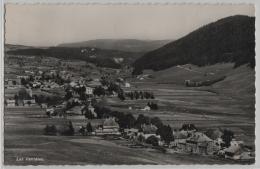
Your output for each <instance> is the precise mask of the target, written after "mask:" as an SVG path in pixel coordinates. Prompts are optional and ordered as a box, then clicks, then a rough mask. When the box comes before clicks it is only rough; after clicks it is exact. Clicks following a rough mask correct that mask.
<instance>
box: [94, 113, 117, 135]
mask: <svg viewBox="0 0 260 169" xmlns="http://www.w3.org/2000/svg"><path fill="white" fill-rule="evenodd" d="M95 132H96V135H120V134H121V133H120V132H119V125H118V123H117V122H116V121H115V118H113V117H109V118H107V119H105V121H104V123H103V126H100V127H98V128H97V129H96V130H95Z"/></svg>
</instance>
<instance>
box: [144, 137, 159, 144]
mask: <svg viewBox="0 0 260 169" xmlns="http://www.w3.org/2000/svg"><path fill="white" fill-rule="evenodd" d="M145 142H146V143H147V144H152V145H153V146H158V145H159V143H158V142H159V139H158V138H157V137H156V136H150V137H148V138H147V139H146V141H145Z"/></svg>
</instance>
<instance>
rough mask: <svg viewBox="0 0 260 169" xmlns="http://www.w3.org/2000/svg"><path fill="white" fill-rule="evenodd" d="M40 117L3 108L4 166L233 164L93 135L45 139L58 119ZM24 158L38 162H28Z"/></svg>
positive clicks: (26, 110) (20, 109) (37, 111)
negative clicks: (131, 145) (47, 128)
mask: <svg viewBox="0 0 260 169" xmlns="http://www.w3.org/2000/svg"><path fill="white" fill-rule="evenodd" d="M44 114H45V113H44V111H43V110H42V109H40V108H38V107H29V108H24V107H16V108H6V109H5V116H4V123H5V131H4V134H5V138H4V163H5V165H40V164H44V165H65V164H67V165H69V164H70V165H85V164H223V163H234V162H233V161H229V160H224V161H223V160H220V159H216V158H213V157H205V156H195V155H181V154H164V153H161V152H158V151H156V150H153V149H141V148H140V149H137V148H128V147H127V146H125V145H126V144H128V142H127V141H126V140H104V139H102V138H100V137H94V136H91V137H90V136H45V135H43V128H44V126H45V125H46V124H51V123H55V124H59V123H60V122H62V119H57V118H53V119H49V118H36V117H35V116H36V115H44ZM72 121H73V124H75V123H77V120H72ZM78 122H79V121H78ZM97 123H98V122H97ZM21 158H23V160H21ZM27 158H38V159H40V160H39V161H37V160H36V161H29V160H26V159H27Z"/></svg>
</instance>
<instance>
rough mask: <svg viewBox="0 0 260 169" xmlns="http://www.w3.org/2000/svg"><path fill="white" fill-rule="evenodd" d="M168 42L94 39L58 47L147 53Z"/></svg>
mask: <svg viewBox="0 0 260 169" xmlns="http://www.w3.org/2000/svg"><path fill="white" fill-rule="evenodd" d="M169 42H170V40H136V39H96V40H89V41H84V42H75V43H64V44H60V45H58V46H59V47H94V48H100V49H108V50H121V51H127V52H148V51H151V50H154V49H157V48H159V47H162V46H163V45H165V44H167V43H169Z"/></svg>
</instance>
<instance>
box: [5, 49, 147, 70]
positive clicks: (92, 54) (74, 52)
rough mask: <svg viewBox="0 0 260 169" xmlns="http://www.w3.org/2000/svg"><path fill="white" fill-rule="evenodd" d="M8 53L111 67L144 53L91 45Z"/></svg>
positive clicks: (128, 62) (22, 50)
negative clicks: (91, 46) (80, 61)
mask: <svg viewBox="0 0 260 169" xmlns="http://www.w3.org/2000/svg"><path fill="white" fill-rule="evenodd" d="M9 46H10V45H9ZM6 53H7V54H12V55H25V56H48V57H55V58H59V59H66V60H73V59H74V60H75V59H76V60H84V61H87V62H90V63H94V64H95V65H96V66H101V67H109V68H120V67H121V66H122V65H129V64H131V63H133V62H134V60H135V59H137V58H138V57H140V56H141V55H142V53H137V52H125V51H117V50H105V49H98V48H89V47H84V48H68V47H50V48H25V49H14V50H8V51H6Z"/></svg>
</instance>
